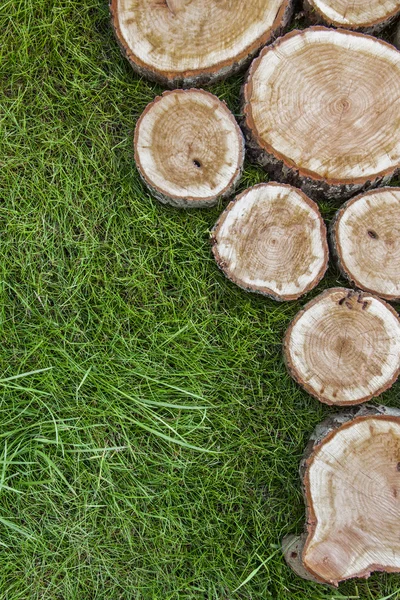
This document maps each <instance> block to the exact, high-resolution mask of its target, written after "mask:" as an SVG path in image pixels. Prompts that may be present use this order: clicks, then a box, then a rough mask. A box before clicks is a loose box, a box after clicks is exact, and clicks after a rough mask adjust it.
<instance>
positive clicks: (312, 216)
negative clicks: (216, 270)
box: [212, 183, 328, 300]
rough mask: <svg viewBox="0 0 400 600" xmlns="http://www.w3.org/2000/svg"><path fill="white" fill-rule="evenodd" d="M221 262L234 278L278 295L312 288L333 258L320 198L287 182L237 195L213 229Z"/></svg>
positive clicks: (247, 286)
mask: <svg viewBox="0 0 400 600" xmlns="http://www.w3.org/2000/svg"><path fill="white" fill-rule="evenodd" d="M212 244H213V252H214V256H215V259H216V261H217V264H218V265H219V267H220V268H221V269H222V270H223V272H224V273H225V275H226V276H227V277H229V279H231V280H232V281H233V282H234V283H236V284H237V285H239V286H240V287H241V288H244V289H246V290H248V291H252V292H258V293H261V294H264V295H267V296H271V297H273V298H274V299H276V300H294V299H296V298H298V297H299V296H301V295H302V294H305V293H306V292H307V291H309V290H310V289H312V288H313V287H314V286H316V285H317V283H318V282H319V281H320V280H321V278H322V277H323V275H324V273H325V271H326V268H327V263H328V246H327V241H326V228H325V225H324V222H323V220H322V217H321V215H320V212H319V210H318V207H317V205H316V204H315V202H313V201H312V200H310V199H309V198H307V196H305V194H303V193H302V192H301V191H300V190H297V189H296V188H293V187H291V186H288V185H283V184H277V183H268V184H260V185H257V186H254V187H252V188H250V189H248V190H246V191H245V192H243V194H241V195H240V196H238V198H236V199H235V200H233V201H232V202H231V203H230V204H229V205H228V207H227V208H226V210H225V211H224V212H223V213H222V215H221V217H220V218H219V220H218V222H217V224H216V225H215V227H214V230H213V233H212Z"/></svg>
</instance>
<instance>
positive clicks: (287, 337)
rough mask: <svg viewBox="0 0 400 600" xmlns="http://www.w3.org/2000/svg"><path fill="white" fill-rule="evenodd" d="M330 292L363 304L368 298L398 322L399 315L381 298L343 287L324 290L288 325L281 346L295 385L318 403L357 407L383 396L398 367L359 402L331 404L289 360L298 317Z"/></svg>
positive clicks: (391, 382) (392, 382) (394, 378)
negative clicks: (341, 294)
mask: <svg viewBox="0 0 400 600" xmlns="http://www.w3.org/2000/svg"><path fill="white" fill-rule="evenodd" d="M332 292H341V293H343V294H346V295H347V297H348V298H351V297H353V296H358V300H357V301H358V302H365V301H366V300H368V298H371V297H372V298H373V299H374V300H377V301H378V302H380V303H381V304H383V305H384V306H385V307H386V308H387V309H388V310H389V311H390V312H391V313H392V315H394V316H395V317H396V319H397V320H399V315H398V314H397V312H396V311H395V310H394V308H393V307H392V306H390V304H387V302H385V301H384V300H382V299H381V298H379V297H378V296H376V295H373V294H367V293H366V292H361V291H357V290H356V291H355V290H351V289H348V288H343V287H335V288H329V289H328V290H325V291H324V292H322V294H319V296H317V297H316V298H314V299H313V300H311V301H310V302H308V303H307V304H306V305H305V306H304V307H303V308H302V310H301V311H300V312H299V313H298V314H297V315H296V316H295V317H294V319H293V320H292V322H291V323H290V325H289V327H288V329H287V331H286V333H285V336H284V338H283V344H282V346H283V358H284V361H285V365H286V368H287V370H288V372H289V375H290V376H291V377H292V378H293V379H294V380H295V381H296V383H298V384H299V385H300V386H301V387H302V388H303V389H304V390H306V392H308V393H309V394H310V396H313V397H314V398H316V399H317V400H319V401H320V402H323V403H324V404H328V405H329V406H357V405H358V404H362V403H363V402H367V401H368V400H372V398H376V397H377V396H380V395H381V394H383V392H385V391H386V390H388V389H389V388H391V387H392V385H393V384H394V383H395V381H396V380H397V378H398V377H399V375H400V365H399V366H398V368H397V370H396V371H395V372H394V374H393V376H392V378H391V379H389V381H387V382H386V383H384V384H383V385H382V386H381V387H380V388H379V389H378V390H377V391H376V392H374V393H372V394H369V395H368V396H365V397H363V398H360V399H359V400H355V401H351V402H332V400H330V399H328V398H324V397H323V396H322V395H321V394H318V393H317V392H316V391H315V390H314V388H312V387H311V386H310V385H308V383H306V382H305V381H303V379H302V378H301V376H300V375H299V374H298V373H297V370H296V369H295V367H294V365H293V362H292V359H291V356H290V351H289V346H290V337H291V334H292V330H293V327H294V326H295V325H296V323H297V321H298V320H299V319H300V317H302V316H303V315H304V313H305V312H306V311H307V310H309V309H310V308H311V307H312V306H314V304H316V303H317V302H319V301H320V300H322V298H324V297H325V296H328V295H330V294H331V293H332Z"/></svg>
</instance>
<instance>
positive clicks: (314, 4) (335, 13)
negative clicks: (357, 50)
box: [304, 0, 400, 31]
mask: <svg viewBox="0 0 400 600" xmlns="http://www.w3.org/2000/svg"><path fill="white" fill-rule="evenodd" d="M304 6H305V8H306V10H307V11H308V14H309V15H310V16H311V17H312V18H313V19H314V20H315V19H316V20H318V19H320V20H321V21H322V22H324V23H327V24H328V25H335V26H336V27H346V28H350V29H363V30H364V29H371V30H374V28H375V31H376V30H378V31H379V29H381V28H382V27H385V26H386V25H387V24H388V22H390V21H391V20H392V19H393V18H395V17H396V15H397V14H398V13H399V12H400V1H399V0H304Z"/></svg>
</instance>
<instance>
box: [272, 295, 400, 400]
mask: <svg viewBox="0 0 400 600" xmlns="http://www.w3.org/2000/svg"><path fill="white" fill-rule="evenodd" d="M283 347H284V355H285V360H286V364H287V367H288V370H289V372H290V374H291V375H292V377H293V378H294V379H295V380H296V381H297V382H298V383H299V384H300V385H301V386H302V387H304V389H305V390H307V391H308V392H309V393H310V394H312V395H313V396H315V397H316V398H318V400H320V401H321V402H325V403H326V404H337V405H349V404H360V403H361V402H365V401H366V400H369V399H370V398H372V397H374V396H378V395H379V394H381V393H382V392H383V391H384V390H386V389H388V388H389V387H390V386H391V385H392V384H393V383H394V381H395V380H396V379H397V377H398V375H399V373H400V320H399V317H398V315H397V313H396V312H395V311H394V310H393V309H392V307H391V306H389V305H388V304H386V302H384V301H383V300H381V299H379V298H376V297H374V296H371V295H369V294H366V293H362V292H354V291H353V290H348V289H346V288H333V289H330V290H327V291H326V292H324V293H322V294H321V295H320V296H318V297H317V298H315V299H314V300H312V301H311V302H309V303H308V304H306V306H305V307H304V309H303V310H302V311H300V313H299V314H298V315H297V316H296V317H295V318H294V320H293V321H292V323H291V324H290V326H289V329H288V330H287V332H286V335H285V339H284V344H283Z"/></svg>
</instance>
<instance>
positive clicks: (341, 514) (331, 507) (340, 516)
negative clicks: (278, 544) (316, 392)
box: [283, 407, 400, 586]
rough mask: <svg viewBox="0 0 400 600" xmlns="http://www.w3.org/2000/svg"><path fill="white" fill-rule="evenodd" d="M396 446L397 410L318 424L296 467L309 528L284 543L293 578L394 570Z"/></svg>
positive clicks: (399, 468)
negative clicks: (295, 574)
mask: <svg viewBox="0 0 400 600" xmlns="http://www.w3.org/2000/svg"><path fill="white" fill-rule="evenodd" d="M321 430H322V431H323V435H322V436H321ZM315 438H317V439H315ZM399 448H400V411H398V410H395V409H388V408H386V407H364V408H363V410H361V411H359V412H357V413H353V414H344V415H343V418H342V416H341V415H338V423H336V424H335V425H334V426H333V427H332V426H331V424H330V423H327V424H326V425H325V426H324V424H322V426H320V427H319V431H318V432H317V434H316V435H315V434H314V436H312V439H311V442H310V444H309V446H308V449H307V450H306V454H305V458H304V461H303V463H302V468H301V471H300V472H301V475H302V477H303V493H304V497H305V501H306V507H307V532H306V534H303V535H302V536H300V537H298V538H296V537H295V536H291V537H290V538H289V539H286V541H285V543H284V547H283V550H284V555H285V558H286V561H287V562H288V564H289V566H291V567H292V568H293V570H294V571H295V572H296V573H297V574H298V575H300V576H301V577H304V578H306V579H312V580H314V581H318V582H320V583H325V584H328V585H334V586H337V585H338V584H339V583H340V582H341V581H344V580H346V579H350V578H354V577H368V576H369V575H370V574H371V572H373V571H387V572H398V571H400V462H399V459H400V454H399ZM303 466H304V468H303ZM383 507H384V509H383Z"/></svg>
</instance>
